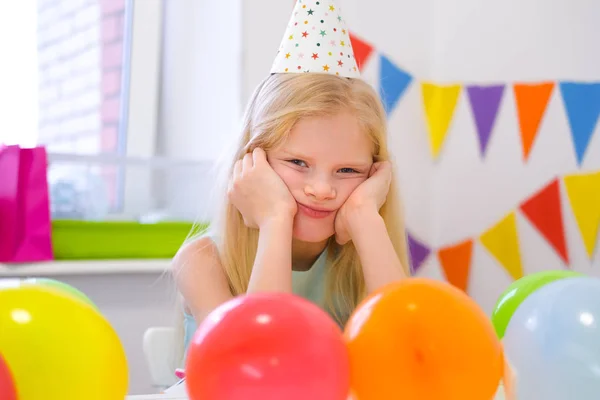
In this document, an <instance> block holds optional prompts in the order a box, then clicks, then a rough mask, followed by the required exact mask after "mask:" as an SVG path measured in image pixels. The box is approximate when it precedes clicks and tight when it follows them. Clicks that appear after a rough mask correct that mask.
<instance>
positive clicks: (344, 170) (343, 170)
mask: <svg viewBox="0 0 600 400" xmlns="http://www.w3.org/2000/svg"><path fill="white" fill-rule="evenodd" d="M340 172H341V173H342V174H356V173H358V171H357V170H355V169H354V168H341V169H340Z"/></svg>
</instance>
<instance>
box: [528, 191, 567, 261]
mask: <svg viewBox="0 0 600 400" xmlns="http://www.w3.org/2000/svg"><path fill="white" fill-rule="evenodd" d="M520 208H521V211H522V212H523V213H524V214H525V216H526V217H527V218H528V219H529V221H530V222H531V223H532V224H533V225H534V226H535V227H536V228H537V229H538V231H539V232H540V233H541V234H542V235H543V236H544V237H545V238H546V240H547V241H548V242H549V243H550V245H551V246H552V247H553V248H554V250H555V251H556V252H557V253H558V254H559V255H560V257H561V258H562V259H563V261H564V262H565V264H567V265H569V254H568V252H567V245H566V242H565V230H564V226H563V218H562V208H561V201H560V187H559V181H558V179H554V180H553V181H552V182H550V183H549V184H548V185H546V186H545V187H544V188H542V189H541V190H540V191H538V192H537V193H535V194H534V195H533V196H531V197H530V198H529V199H527V200H525V202H523V204H522V205H521V207H520Z"/></svg>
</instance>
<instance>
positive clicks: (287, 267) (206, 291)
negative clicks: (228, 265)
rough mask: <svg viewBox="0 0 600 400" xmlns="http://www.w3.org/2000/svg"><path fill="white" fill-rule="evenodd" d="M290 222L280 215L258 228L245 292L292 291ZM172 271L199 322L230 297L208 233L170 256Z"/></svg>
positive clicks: (186, 304)
mask: <svg viewBox="0 0 600 400" xmlns="http://www.w3.org/2000/svg"><path fill="white" fill-rule="evenodd" d="M292 222H293V218H292V219H290V218H284V217H281V218H279V219H273V220H272V221H269V222H267V223H265V224H264V225H263V227H262V228H261V230H260V236H259V240H258V249H257V254H256V259H255V262H254V268H253V269H252V274H251V276H250V283H249V286H248V292H247V293H251V292H264V291H286V292H291V291H292V256H291V254H292V248H291V246H292V239H291V238H292ZM172 273H173V277H174V279H175V282H176V285H177V288H178V289H179V292H180V293H181V295H182V296H183V299H184V302H185V305H184V306H185V309H186V311H187V312H189V313H190V314H192V315H193V316H194V319H195V320H196V323H198V324H199V323H201V322H202V321H203V320H204V318H206V316H207V315H208V314H210V313H211V312H212V311H213V310H214V309H215V308H217V307H218V306H219V305H221V304H222V303H224V302H226V301H227V300H229V299H231V298H232V297H233V296H232V294H231V291H230V289H229V284H228V282H227V277H226V275H225V272H224V271H223V267H222V265H221V262H220V260H219V257H218V249H217V247H216V245H215V244H214V242H213V241H212V239H210V238H209V237H203V238H200V239H198V240H196V241H194V242H191V243H188V244H187V245H185V246H184V247H183V248H182V249H181V250H180V251H179V252H178V253H177V255H176V256H175V258H174V259H173V263H172Z"/></svg>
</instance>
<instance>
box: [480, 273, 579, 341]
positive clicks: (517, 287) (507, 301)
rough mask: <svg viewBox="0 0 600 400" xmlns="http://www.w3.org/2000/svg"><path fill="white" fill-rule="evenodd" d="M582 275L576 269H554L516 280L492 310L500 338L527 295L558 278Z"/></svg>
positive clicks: (493, 320)
mask: <svg viewBox="0 0 600 400" xmlns="http://www.w3.org/2000/svg"><path fill="white" fill-rule="evenodd" d="M581 276H583V274H582V273H579V272H575V271H563V270H552V271H542V272H536V273H534V274H530V275H526V276H524V277H523V278H521V279H518V280H516V281H514V282H513V283H512V284H511V285H510V286H509V287H508V288H507V289H506V290H505V291H504V293H502V295H501V296H500V298H499V299H498V301H497V303H496V306H495V307H494V311H493V312H492V324H493V325H494V329H495V330H496V334H497V335H498V338H499V339H502V338H503V337H504V333H505V331H506V327H507V326H508V323H509V322H510V319H511V318H512V316H513V314H514V313H515V311H516V310H517V308H519V306H520V305H521V303H523V301H524V300H525V299H526V298H527V296H529V295H530V294H532V293H533V292H535V291H536V290H538V289H540V288H541V287H543V286H545V285H547V284H549V283H551V282H554V281H556V280H559V279H566V278H573V277H581Z"/></svg>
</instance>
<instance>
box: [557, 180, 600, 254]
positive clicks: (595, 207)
mask: <svg viewBox="0 0 600 400" xmlns="http://www.w3.org/2000/svg"><path fill="white" fill-rule="evenodd" d="M564 182H565V188H566V189H567V195H568V196H569V200H570V203H571V208H572V209H573V214H574V215H575V220H576V221H577V225H578V226H579V231H580V232H581V237H582V238H583V243H584V244H585V249H586V251H587V254H588V257H589V258H590V259H592V256H593V254H594V247H595V246H596V240H597V236H598V225H599V224H600V172H594V173H587V174H579V175H568V176H565V177H564Z"/></svg>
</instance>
